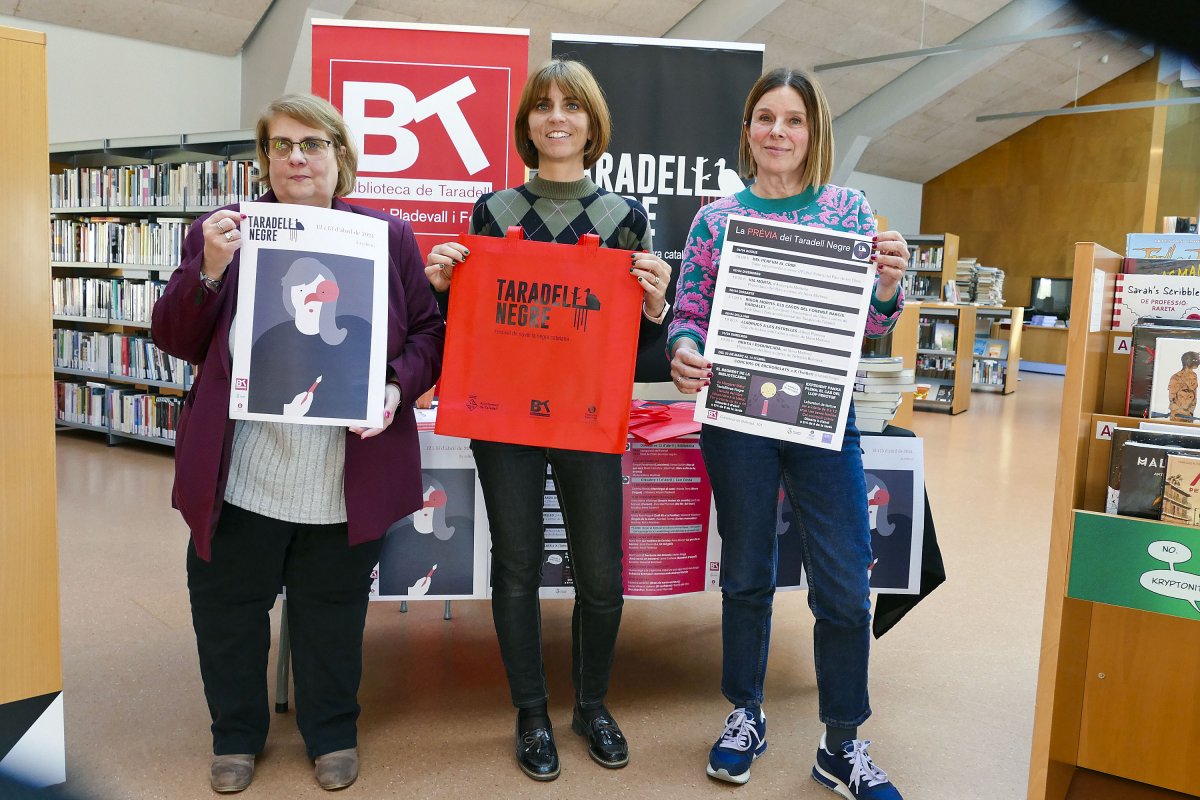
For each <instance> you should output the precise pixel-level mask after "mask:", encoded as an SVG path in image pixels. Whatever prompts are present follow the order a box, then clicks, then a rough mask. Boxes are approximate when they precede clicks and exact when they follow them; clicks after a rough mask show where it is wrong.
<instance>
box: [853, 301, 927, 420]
mask: <svg viewBox="0 0 1200 800" xmlns="http://www.w3.org/2000/svg"><path fill="white" fill-rule="evenodd" d="M920 307H921V304H920V303H908V302H906V303H905V304H904V310H903V311H901V312H900V319H898V320H896V325H895V327H894V328H892V332H891V333H889V334H888V335H887V336H884V337H881V338H879V339H863V348H862V353H863V355H864V356H872V355H873V356H899V357H900V358H902V359H904V368H905V369H915V368H916V366H917V318H918V316H919V313H920ZM912 418H913V393H912V392H904V393H903V395H902V399H901V400H900V407H899V408H898V409H896V415H895V416H894V417H892V421H891V423H890V424H891V425H895V426H897V427H900V428H911V427H912Z"/></svg>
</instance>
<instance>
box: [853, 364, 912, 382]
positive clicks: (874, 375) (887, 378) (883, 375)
mask: <svg viewBox="0 0 1200 800" xmlns="http://www.w3.org/2000/svg"><path fill="white" fill-rule="evenodd" d="M915 374H916V370H914V369H913V368H911V367H909V368H907V369H899V370H896V371H895V372H865V371H864V370H859V371H858V375H857V376H856V377H855V378H854V382H855V383H867V384H899V383H912V382H913V378H914V377H915Z"/></svg>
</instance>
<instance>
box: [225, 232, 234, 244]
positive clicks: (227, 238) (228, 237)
mask: <svg viewBox="0 0 1200 800" xmlns="http://www.w3.org/2000/svg"><path fill="white" fill-rule="evenodd" d="M225 241H227V242H232V241H233V231H225Z"/></svg>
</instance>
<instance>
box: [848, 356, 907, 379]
mask: <svg viewBox="0 0 1200 800" xmlns="http://www.w3.org/2000/svg"><path fill="white" fill-rule="evenodd" d="M903 369H904V359H903V358H902V357H900V356H863V357H862V358H860V359H859V361H858V373H857V374H858V376H859V377H866V376H868V375H876V374H883V373H891V372H900V371H901V370H903Z"/></svg>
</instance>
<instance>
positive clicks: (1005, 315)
mask: <svg viewBox="0 0 1200 800" xmlns="http://www.w3.org/2000/svg"><path fill="white" fill-rule="evenodd" d="M975 317H976V326H977V327H976V330H975V336H976V338H979V337H980V336H984V337H986V338H988V339H993V340H997V339H1003V340H1004V341H1006V342H1007V343H1008V355H1006V356H1004V357H1003V358H992V357H990V356H987V355H983V356H981V355H978V354H975V353H973V354H972V356H973V363H972V376H973V377H972V383H971V389H972V390H973V391H975V390H978V391H991V392H999V393H1000V394H1012V393H1013V392H1015V391H1016V390H1017V380H1018V374H1017V373H1018V371H1019V370H1020V368H1021V326H1022V323H1023V322H1024V319H1025V309H1024V308H1021V307H1019V306H1018V307H1009V306H1005V307H1003V308H993V307H988V306H976V307H975ZM1003 323H1008V326H1009V327H1008V329H1007V330H1003V328H1002V324H1003ZM989 371H992V372H998V373H999V374H998V375H995V376H994V377H995V379H994V380H990V381H975V380H974V378H975V377H980V376H979V375H978V374H976V373H988V372H989Z"/></svg>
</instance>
